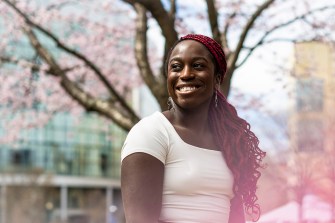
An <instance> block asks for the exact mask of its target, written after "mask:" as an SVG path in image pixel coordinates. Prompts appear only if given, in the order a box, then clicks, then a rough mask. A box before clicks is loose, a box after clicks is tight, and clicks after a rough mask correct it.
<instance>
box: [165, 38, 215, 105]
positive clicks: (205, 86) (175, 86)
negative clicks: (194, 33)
mask: <svg viewBox="0 0 335 223" xmlns="http://www.w3.org/2000/svg"><path fill="white" fill-rule="evenodd" d="M167 63H168V64H167V87H168V91H169V94H170V96H171V97H172V99H173V101H174V102H175V104H176V105H177V106H179V107H181V108H182V109H187V110H188V109H195V108H198V107H199V106H209V104H210V101H211V98H212V96H213V93H214V90H215V84H216V83H217V81H216V79H215V75H214V73H215V65H214V62H213V59H212V55H211V54H210V52H209V51H208V50H207V48H206V47H205V46H204V45H202V44H201V43H199V42H197V41H195V40H183V41H181V42H180V43H178V44H177V45H176V46H175V48H174V49H173V50H172V52H171V55H170V58H169V59H168V61H167Z"/></svg>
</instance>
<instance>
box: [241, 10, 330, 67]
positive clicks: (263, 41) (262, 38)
mask: <svg viewBox="0 0 335 223" xmlns="http://www.w3.org/2000/svg"><path fill="white" fill-rule="evenodd" d="M331 8H335V6H325V7H322V8H318V9H315V10H311V11H308V12H306V13H304V14H302V15H299V16H296V17H294V18H292V19H290V20H288V21H286V22H285V23H282V24H279V25H277V26H274V27H273V28H271V29H270V30H268V31H266V32H265V33H264V34H263V36H262V37H261V38H260V39H259V40H258V42H257V43H256V44H254V46H252V47H249V48H248V49H249V52H248V54H247V55H246V56H245V57H244V58H243V60H242V62H241V63H240V64H238V65H237V66H236V68H238V67H240V66H242V65H243V64H244V63H245V62H246V61H247V59H248V58H249V57H250V56H251V55H252V53H253V51H254V50H255V49H256V48H258V47H259V46H261V45H265V44H268V43H271V42H276V41H277V42H278V41H291V42H296V40H290V39H284V38H281V39H272V40H269V41H265V39H266V38H267V37H268V36H269V35H270V34H271V33H273V32H275V31H277V30H278V29H281V28H284V27H287V26H289V25H291V24H293V23H295V22H297V21H299V20H303V19H304V18H306V17H307V16H309V15H312V14H314V13H316V12H322V11H325V10H328V9H331ZM244 48H245V49H246V47H244Z"/></svg>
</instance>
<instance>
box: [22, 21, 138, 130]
mask: <svg viewBox="0 0 335 223" xmlns="http://www.w3.org/2000/svg"><path fill="white" fill-rule="evenodd" d="M23 28H24V31H25V32H26V34H27V36H28V38H29V40H30V43H31V44H32V45H33V47H34V49H35V50H36V51H37V53H38V55H40V57H41V58H42V59H43V60H45V61H46V62H47V63H48V65H49V66H50V72H52V73H56V74H57V75H59V76H60V77H61V86H62V87H63V89H64V90H65V91H66V92H67V93H68V94H69V95H70V96H71V97H72V98H73V99H75V100H76V101H78V102H79V103H80V104H81V105H82V106H83V107H84V108H86V109H87V110H89V111H96V112H98V113H99V114H102V115H104V116H106V117H108V118H110V119H111V120H113V121H114V122H115V123H116V124H118V125H119V126H120V127H121V128H123V129H125V130H129V129H130V128H131V127H132V126H133V125H134V123H136V122H137V121H138V120H139V119H138V118H137V117H130V118H125V116H124V115H123V114H121V113H120V112H119V109H117V107H116V106H115V104H112V103H109V102H108V101H105V100H101V99H97V98H95V97H93V96H91V95H90V94H89V93H87V92H85V91H84V90H82V89H81V88H80V87H79V86H78V84H76V83H74V82H72V81H71V80H70V79H69V78H68V77H67V76H66V73H65V72H64V71H63V70H62V69H61V67H60V66H59V65H58V64H57V62H56V61H55V59H54V58H53V57H52V55H51V54H50V53H49V52H48V51H47V50H46V49H45V48H44V47H43V46H42V45H41V43H40V42H39V41H38V39H37V37H36V35H35V34H34V33H33V31H32V30H31V28H30V27H29V26H25V27H23Z"/></svg>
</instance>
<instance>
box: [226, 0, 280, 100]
mask: <svg viewBox="0 0 335 223" xmlns="http://www.w3.org/2000/svg"><path fill="white" fill-rule="evenodd" d="M274 1H275V0H267V1H266V2H264V3H263V4H262V5H260V6H259V7H258V8H257V10H256V11H255V12H254V13H253V14H252V16H251V17H250V19H249V20H248V22H247V24H246V25H245V27H244V28H243V31H242V33H241V35H240V38H239V41H238V44H237V46H236V49H235V51H234V53H232V54H231V55H230V57H229V59H228V68H229V69H228V70H227V73H226V76H225V79H224V82H223V86H222V90H223V93H224V95H226V96H227V95H228V94H229V89H230V83H231V78H232V75H233V73H234V70H235V68H236V61H237V59H238V56H239V54H240V52H241V50H242V47H243V44H244V41H245V39H246V37H247V35H248V33H249V31H250V30H251V28H252V26H253V25H254V23H255V21H256V20H257V18H258V17H259V16H260V15H261V14H262V12H263V11H264V10H265V9H267V8H268V7H269V6H270V5H271V4H272V3H273V2H274Z"/></svg>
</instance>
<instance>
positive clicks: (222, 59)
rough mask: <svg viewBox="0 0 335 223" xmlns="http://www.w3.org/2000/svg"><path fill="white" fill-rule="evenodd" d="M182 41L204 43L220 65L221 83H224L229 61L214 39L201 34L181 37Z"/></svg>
mask: <svg viewBox="0 0 335 223" xmlns="http://www.w3.org/2000/svg"><path fill="white" fill-rule="evenodd" d="M182 40H195V41H198V42H200V43H202V44H203V45H204V46H205V47H206V48H207V49H208V50H209V52H210V53H211V54H212V55H213V57H214V59H215V61H216V64H217V65H218V68H219V70H218V71H219V74H220V76H221V78H220V83H222V81H223V77H224V75H225V73H226V70H227V61H226V56H225V54H224V52H223V49H222V47H221V45H220V44H219V43H218V42H216V41H215V40H214V39H212V38H210V37H208V36H204V35H200V34H188V35H186V36H183V37H181V38H180V41H182Z"/></svg>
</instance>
